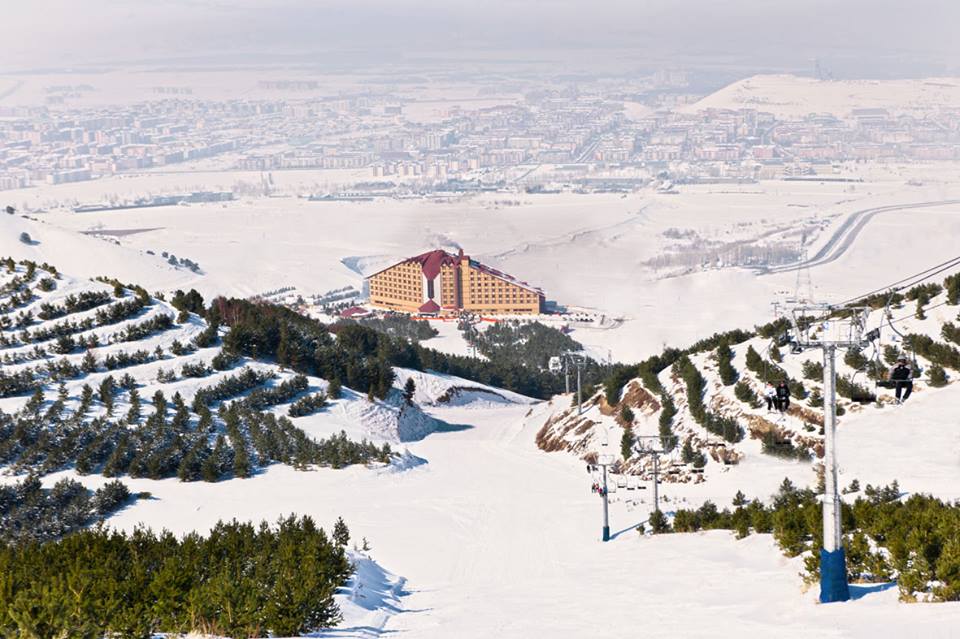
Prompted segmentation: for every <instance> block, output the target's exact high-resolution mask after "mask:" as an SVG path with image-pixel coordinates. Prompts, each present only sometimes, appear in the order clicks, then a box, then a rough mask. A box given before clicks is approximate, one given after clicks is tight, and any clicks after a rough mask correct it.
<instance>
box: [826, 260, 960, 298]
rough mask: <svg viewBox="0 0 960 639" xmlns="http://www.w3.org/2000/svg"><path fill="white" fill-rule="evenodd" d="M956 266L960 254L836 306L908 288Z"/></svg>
mask: <svg viewBox="0 0 960 639" xmlns="http://www.w3.org/2000/svg"><path fill="white" fill-rule="evenodd" d="M955 266H960V255H958V256H956V257H953V258H951V259H949V260H947V261H946V262H941V263H940V264H937V265H936V266H931V267H930V268H928V269H926V270H924V271H920V272H919V273H915V274H913V275H910V276H908V277H905V278H903V279H901V280H897V281H896V282H893V283H892V284H888V285H886V286H882V287H880V288H877V289H874V290H872V291H870V292H869V293H863V294H861V295H857V296H856V297H852V298H850V299H848V300H845V301H843V302H840V303H839V304H836V306H846V305H847V304H850V303H852V302H857V301H860V300H862V299H864V298H866V297H870V296H871V295H875V294H876V293H883V292H885V291H890V290H894V291H896V290H900V289H903V288H906V287H908V286H915V285H916V284H919V283H920V282H922V281H924V280H926V279H929V278H931V277H933V276H934V275H938V274H940V273H942V272H944V271H948V270H950V269H951V268H953V267H955ZM931 271H933V272H931ZM920 276H923V277H920ZM916 278H920V279H916ZM915 279H916V281H913V280H915ZM905 282H909V284H905Z"/></svg>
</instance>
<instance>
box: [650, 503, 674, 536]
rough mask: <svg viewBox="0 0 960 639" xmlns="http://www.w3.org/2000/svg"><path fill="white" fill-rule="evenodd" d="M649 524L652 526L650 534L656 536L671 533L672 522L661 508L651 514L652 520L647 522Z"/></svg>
mask: <svg viewBox="0 0 960 639" xmlns="http://www.w3.org/2000/svg"><path fill="white" fill-rule="evenodd" d="M647 523H648V524H650V532H652V533H653V534H654V535H659V534H662V533H668V532H670V522H669V521H668V520H667V516H666V515H664V514H663V511H661V510H660V509H659V508H658V509H657V510H655V511H653V512H652V513H650V519H648V520H647Z"/></svg>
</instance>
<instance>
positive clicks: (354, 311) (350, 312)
mask: <svg viewBox="0 0 960 639" xmlns="http://www.w3.org/2000/svg"><path fill="white" fill-rule="evenodd" d="M369 314H370V311H368V310H367V309H365V308H362V307H360V306H351V307H350V308H347V309H344V310H343V311H341V312H340V317H354V316H356V315H369Z"/></svg>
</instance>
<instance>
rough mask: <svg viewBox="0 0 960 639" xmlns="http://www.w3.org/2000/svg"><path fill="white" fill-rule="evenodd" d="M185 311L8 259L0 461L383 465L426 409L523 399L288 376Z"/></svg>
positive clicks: (1, 318) (443, 379)
mask: <svg viewBox="0 0 960 639" xmlns="http://www.w3.org/2000/svg"><path fill="white" fill-rule="evenodd" d="M198 305H199V306H198ZM188 307H190V308H193V310H194V311H197V312H200V313H203V312H204V310H203V306H202V301H201V302H198V301H197V300H196V298H192V297H190V296H184V295H182V294H178V295H174V296H173V298H172V301H166V300H165V299H163V296H162V295H160V294H157V295H151V294H150V293H148V292H147V291H146V290H144V289H143V288H140V287H138V286H136V285H129V286H127V285H124V284H122V283H120V282H119V281H115V280H108V279H105V278H104V279H101V280H80V279H76V278H72V277H69V276H67V275H64V274H61V273H60V272H59V271H58V270H57V269H56V268H55V267H53V266H49V265H46V264H43V265H41V266H37V265H36V264H35V263H33V262H29V261H22V262H19V263H17V262H15V261H14V260H13V259H11V258H8V259H7V260H6V261H4V262H3V264H2V267H0V327H2V329H3V331H2V333H0V348H2V352H0V353H2V354H0V360H2V363H3V367H2V369H0V411H2V412H0V435H2V438H0V462H2V463H3V464H4V465H8V466H9V467H10V468H11V469H12V470H13V471H14V472H17V473H20V472H25V471H30V472H34V473H40V474H45V473H50V472H55V471H58V470H62V469H65V468H70V467H74V466H75V467H76V468H77V470H78V471H80V472H81V473H83V474H86V473H103V474H105V475H108V476H123V475H126V474H129V475H131V476H133V477H137V476H148V477H152V478H155V479H159V478H162V477H168V476H172V475H177V476H179V477H180V478H181V479H182V480H195V479H200V478H201V476H202V478H203V479H206V480H207V481H215V480H218V479H222V478H229V477H245V476H249V475H251V474H252V473H256V472H258V469H260V468H263V467H266V466H268V465H270V464H272V463H285V464H290V465H293V466H295V467H298V468H302V467H307V466H314V465H320V466H333V467H341V466H344V465H347V464H351V463H358V462H359V463H367V462H372V461H378V462H380V463H386V462H389V461H390V459H391V452H390V446H391V445H397V444H401V443H403V442H409V441H414V440H418V439H421V438H423V437H424V436H426V435H428V434H429V433H431V432H434V431H435V430H437V429H438V428H442V427H443V424H442V423H440V422H438V421H437V420H435V419H433V418H431V417H429V416H427V415H426V414H425V413H423V411H422V410H421V409H420V406H421V405H433V404H438V403H439V404H450V405H470V404H473V403H475V402H481V403H483V404H487V403H498V404H512V403H529V402H530V401H531V400H529V399H528V398H526V397H523V396H522V395H518V394H516V393H512V392H510V391H504V390H500V389H494V388H492V387H489V386H486V385H484V384H478V383H476V382H472V381H469V380H466V379H462V378H459V377H456V376H454V375H444V374H439V373H437V374H434V373H425V372H422V371H417V370H408V369H397V372H396V373H395V374H394V373H391V374H390V375H389V376H388V378H387V379H386V382H387V384H388V385H387V386H386V387H384V388H380V389H377V390H375V389H373V388H372V387H371V388H369V389H366V388H365V389H363V390H361V391H358V390H354V389H352V388H350V387H349V386H346V385H344V384H342V383H341V381H340V380H339V379H336V380H334V381H333V382H331V381H329V380H327V379H322V378H320V377H317V376H314V375H304V374H302V373H299V372H296V370H294V369H297V368H303V367H298V366H297V364H296V362H290V361H285V360H283V359H282V358H283V355H281V356H280V357H281V360H280V361H279V362H278V361H277V359H276V358H275V357H272V356H268V357H267V358H265V359H264V358H261V359H257V358H253V357H247V356H244V355H242V354H241V353H240V352H239V351H240V349H242V348H243V347H240V349H236V350H231V349H228V348H226V347H225V343H224V338H225V337H229V338H230V339H234V338H235V341H239V340H240V339H241V337H238V336H237V335H238V334H237V333H236V332H234V333H233V334H232V335H231V334H230V331H229V329H227V328H226V327H223V328H220V327H219V326H218V324H217V323H216V322H214V323H213V324H211V323H208V322H207V321H205V320H204V319H203V318H202V317H201V316H200V315H198V314H197V312H190V311H189V310H187V308H188ZM238 330H239V329H238ZM360 335H363V333H362V332H361V333H360ZM344 339H345V338H344ZM331 345H335V342H331ZM280 348H286V347H285V346H281V347H280ZM364 363H365V362H364V360H363V359H360V360H357V361H356V362H355V365H363V364H364ZM358 375H359V374H358V373H353V372H350V369H349V367H348V372H347V373H346V374H345V377H346V379H347V380H350V379H353V377H356V379H358V380H363V379H370V378H367V377H363V376H358ZM408 380H412V382H413V384H414V388H415V393H414V395H413V397H411V398H409V401H408V400H407V398H406V397H405V395H404V393H405V390H404V389H405V387H406V385H407V383H408ZM368 383H369V382H368Z"/></svg>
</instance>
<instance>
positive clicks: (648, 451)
mask: <svg viewBox="0 0 960 639" xmlns="http://www.w3.org/2000/svg"><path fill="white" fill-rule="evenodd" d="M672 437H673V438H674V439H675V438H676V435H673V436H672ZM636 439H637V444H636V447H635V448H634V449H633V452H634V453H636V454H637V455H640V456H644V455H650V456H651V457H653V510H654V512H656V511H658V510H660V455H666V454H667V453H669V452H670V450H673V448H674V446H676V441H674V442H673V444H674V445H673V446H669V450H668V446H667V445H666V444H669V443H670V442H669V441H668V442H666V444H665V443H664V441H663V438H662V437H661V436H660V435H638V436H637V438H636ZM647 440H656V441H659V442H660V448H648V447H646V446H645V445H644V442H645V441H647Z"/></svg>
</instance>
